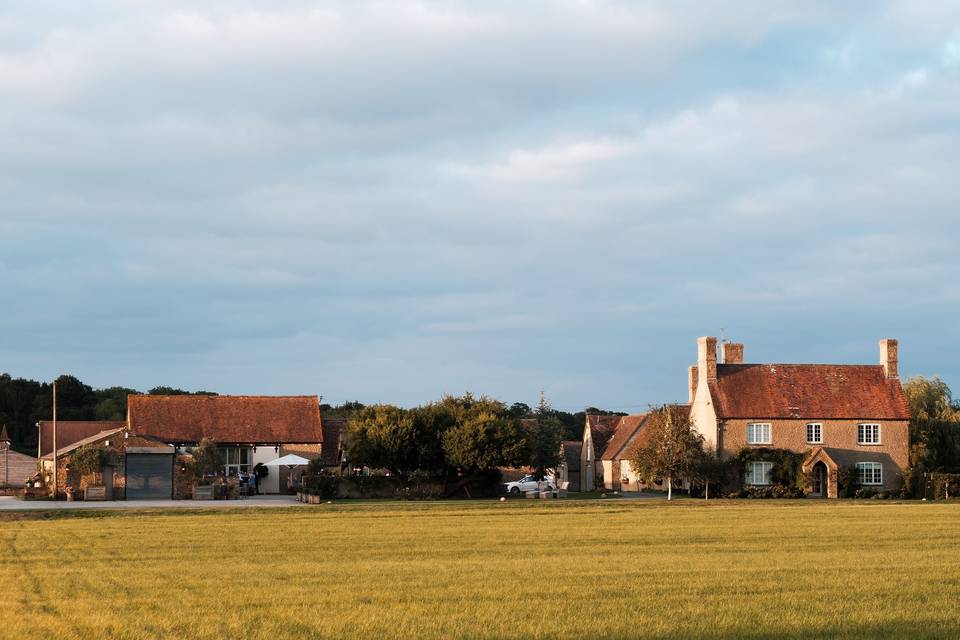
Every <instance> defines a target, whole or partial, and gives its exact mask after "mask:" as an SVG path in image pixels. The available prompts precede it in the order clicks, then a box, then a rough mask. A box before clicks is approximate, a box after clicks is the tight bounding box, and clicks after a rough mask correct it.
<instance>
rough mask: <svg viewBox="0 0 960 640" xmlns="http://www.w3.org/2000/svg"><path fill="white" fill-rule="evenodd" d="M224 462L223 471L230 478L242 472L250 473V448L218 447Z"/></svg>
mask: <svg viewBox="0 0 960 640" xmlns="http://www.w3.org/2000/svg"><path fill="white" fill-rule="evenodd" d="M217 448H218V449H219V450H220V455H221V456H222V460H223V463H224V464H223V470H224V471H225V472H226V474H227V475H228V476H230V475H235V474H237V473H239V472H241V471H243V472H244V473H249V471H250V469H251V464H250V459H251V457H252V456H251V451H250V447H217Z"/></svg>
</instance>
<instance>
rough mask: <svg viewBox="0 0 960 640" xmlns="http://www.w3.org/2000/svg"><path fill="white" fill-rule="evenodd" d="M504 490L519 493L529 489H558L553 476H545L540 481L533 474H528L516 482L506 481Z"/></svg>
mask: <svg viewBox="0 0 960 640" xmlns="http://www.w3.org/2000/svg"><path fill="white" fill-rule="evenodd" d="M503 488H504V491H506V492H507V493H509V494H512V495H517V494H520V493H526V492H527V491H556V490H557V485H556V484H555V483H554V482H553V479H552V478H544V479H543V480H540V481H539V482H538V481H537V479H536V478H535V477H534V476H532V475H526V476H523V477H522V478H520V479H519V480H516V481H514V482H504V483H503Z"/></svg>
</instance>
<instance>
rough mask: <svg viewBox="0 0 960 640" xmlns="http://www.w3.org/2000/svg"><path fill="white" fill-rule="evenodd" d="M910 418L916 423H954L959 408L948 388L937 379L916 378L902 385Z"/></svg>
mask: <svg viewBox="0 0 960 640" xmlns="http://www.w3.org/2000/svg"><path fill="white" fill-rule="evenodd" d="M903 394H904V395H905V396H906V397H907V406H908V407H909V408H910V418H911V419H912V420H914V421H917V422H927V421H930V420H945V421H956V420H958V419H960V408H958V407H957V405H956V404H954V402H953V395H952V394H951V392H950V387H948V386H947V383H946V382H944V381H943V380H941V379H940V378H939V377H937V376H934V377H933V378H924V377H923V376H916V377H914V378H909V379H908V380H907V381H906V382H904V383H903Z"/></svg>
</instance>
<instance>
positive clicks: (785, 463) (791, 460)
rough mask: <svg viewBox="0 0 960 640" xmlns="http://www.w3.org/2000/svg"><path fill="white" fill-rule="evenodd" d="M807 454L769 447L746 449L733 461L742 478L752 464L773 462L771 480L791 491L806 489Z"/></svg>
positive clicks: (774, 483)
mask: <svg viewBox="0 0 960 640" xmlns="http://www.w3.org/2000/svg"><path fill="white" fill-rule="evenodd" d="M805 457H806V454H805V453H797V452H795V451H790V450H788V449H773V448H769V447H744V448H743V449H741V450H740V452H739V453H738V454H737V455H736V457H735V458H734V459H733V461H734V462H733V464H734V468H735V469H736V472H737V474H738V475H739V477H740V478H743V477H744V475H746V472H747V465H748V464H749V463H751V462H772V463H773V469H771V472H770V480H771V482H772V483H773V485H780V486H783V487H787V488H790V489H800V490H801V491H802V490H803V489H804V488H805V487H806V484H807V479H806V475H805V474H804V473H803V460H804V458H805Z"/></svg>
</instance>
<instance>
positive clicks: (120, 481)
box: [41, 427, 174, 500]
mask: <svg viewBox="0 0 960 640" xmlns="http://www.w3.org/2000/svg"><path fill="white" fill-rule="evenodd" d="M81 457H83V459H84V462H83V464H81V463H80V458H81ZM91 459H93V460H94V462H93V463H91V462H90V460H91ZM41 460H42V463H43V475H44V481H45V482H46V484H47V486H48V487H52V486H53V469H54V460H53V452H50V453H48V454H46V455H45V456H43V458H42V459H41ZM173 463H174V449H173V447H171V446H170V445H167V444H165V443H163V442H160V441H159V440H157V439H155V438H151V437H148V436H142V435H136V434H131V433H130V432H129V431H127V430H126V429H125V428H122V427H121V428H116V429H109V430H107V431H101V432H100V433H97V434H94V435H92V436H89V437H87V438H84V439H82V440H78V441H77V442H74V443H73V444H71V445H69V446H66V447H64V448H63V449H61V448H59V444H58V447H57V459H56V473H57V497H58V498H63V497H67V496H68V494H72V495H73V496H81V495H82V496H84V497H85V498H86V499H96V500H124V499H127V500H142V499H156V498H167V499H170V498H172V497H173V473H174V466H173ZM88 465H89V467H88Z"/></svg>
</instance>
